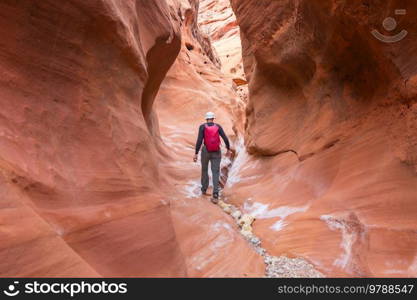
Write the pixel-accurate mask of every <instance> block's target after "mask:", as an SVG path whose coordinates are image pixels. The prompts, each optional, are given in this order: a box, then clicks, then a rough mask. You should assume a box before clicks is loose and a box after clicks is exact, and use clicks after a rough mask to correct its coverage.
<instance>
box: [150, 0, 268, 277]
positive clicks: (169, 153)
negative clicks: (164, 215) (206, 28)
mask: <svg viewBox="0 0 417 300" xmlns="http://www.w3.org/2000/svg"><path fill="white" fill-rule="evenodd" d="M186 2H188V0H187V1H183V3H182V6H181V8H182V9H181V13H182V19H183V22H182V24H181V35H182V46H181V51H180V53H179V55H178V59H177V60H176V62H175V63H174V65H173V66H172V68H171V69H170V71H169V72H168V74H167V76H166V79H165V80H164V82H163V84H162V85H161V90H160V92H159V94H158V96H157V98H156V100H155V110H156V112H157V114H158V119H159V124H160V131H161V137H162V141H163V143H164V145H165V148H164V149H165V155H164V157H163V158H161V161H160V165H161V168H163V170H164V172H165V175H166V176H167V178H169V180H168V182H167V185H168V186H169V187H170V188H169V189H170V190H171V194H170V196H169V198H168V199H170V207H171V215H172V220H173V224H174V227H175V230H176V237H177V240H178V241H179V244H180V247H181V250H182V253H183V255H184V259H185V262H186V266H187V275H188V276H192V277H194V276H197V277H253V276H256V277H260V276H264V275H265V265H264V263H263V261H262V257H261V256H260V255H258V254H257V253H256V252H255V251H254V249H253V248H251V247H250V246H249V244H248V243H247V242H246V241H245V239H244V238H243V237H242V236H241V235H240V234H239V232H238V230H237V229H238V228H237V226H236V224H235V222H234V220H233V219H232V218H230V216H227V215H226V214H224V213H223V211H222V210H221V209H219V208H218V207H217V206H215V205H213V204H212V203H211V202H210V201H209V199H210V198H209V197H201V191H200V172H201V171H200V164H199V163H198V164H196V163H193V162H192V158H193V156H194V147H195V142H196V138H197V134H198V127H199V126H200V125H201V124H202V123H204V122H205V120H204V117H205V114H206V112H208V111H213V112H214V113H215V114H216V117H217V119H216V122H218V123H220V124H221V125H222V127H223V128H224V130H225V132H226V134H227V135H228V137H229V139H230V141H231V143H232V144H235V143H236V142H237V141H238V139H239V136H241V135H242V133H243V130H244V129H243V114H244V105H243V102H242V100H241V99H240V97H239V96H238V95H237V94H236V93H235V91H234V89H233V88H232V84H233V83H232V80H230V78H229V77H228V76H227V75H225V74H223V73H222V72H221V70H220V69H219V63H218V62H219V61H218V57H217V56H216V50H215V49H214V48H213V47H212V45H211V43H210V39H208V37H207V35H206V34H204V33H202V32H201V31H200V28H199V26H198V24H197V11H198V9H197V7H198V1H190V4H189V5H187V3H186ZM212 55H215V56H214V59H213V56H212ZM222 151H223V154H225V152H226V149H225V147H224V145H223V147H222ZM230 163H231V162H230V158H226V157H223V160H222V176H221V177H222V181H223V182H224V179H225V178H226V175H227V171H228V166H229V165H230ZM176 191H178V193H176Z"/></svg>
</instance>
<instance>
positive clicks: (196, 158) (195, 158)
mask: <svg viewBox="0 0 417 300" xmlns="http://www.w3.org/2000/svg"><path fill="white" fill-rule="evenodd" d="M197 160H198V155H197V154H195V155H194V158H193V161H194V162H197Z"/></svg>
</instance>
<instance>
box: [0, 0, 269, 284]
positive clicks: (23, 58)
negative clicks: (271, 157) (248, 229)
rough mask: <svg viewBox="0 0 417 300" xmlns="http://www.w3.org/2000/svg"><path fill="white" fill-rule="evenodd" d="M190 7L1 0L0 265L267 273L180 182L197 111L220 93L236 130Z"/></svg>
mask: <svg viewBox="0 0 417 300" xmlns="http://www.w3.org/2000/svg"><path fill="white" fill-rule="evenodd" d="M197 8H198V1H191V2H189V1H188V0H187V1H186V0H184V1H177V0H166V1H147V0H126V1H114V0H91V1H81V0H74V1H65V2H63V3H61V2H58V1H51V0H43V1H29V0H22V1H17V2H16V1H2V2H1V3H0V11H1V14H2V17H1V18H0V25H1V28H0V32H1V34H2V40H1V41H0V71H1V74H2V76H1V78H0V99H1V100H0V101H1V104H2V114H1V118H0V139H1V144H2V147H1V148H0V170H1V176H0V186H1V191H2V192H1V194H2V200H1V201H0V217H1V229H0V239H1V241H2V243H1V246H0V261H1V263H0V275H2V276H7V277H9V276H37V277H38V276H48V277H50V276H71V277H74V276H82V277H85V276H221V277H223V276H261V275H262V274H263V272H264V269H263V263H262V260H261V258H259V257H258V255H257V254H256V253H255V252H254V251H253V250H252V249H251V248H250V247H248V245H247V244H246V242H245V241H244V239H243V238H242V237H241V236H240V235H239V234H238V233H237V232H236V231H235V230H234V229H233V227H232V226H233V223H232V221H231V220H228V218H227V217H226V216H224V215H223V214H222V213H221V211H220V210H218V209H216V208H214V207H212V206H210V205H209V204H208V201H204V200H203V199H191V198H187V191H188V190H189V188H188V186H187V185H186V184H185V185H184V184H183V183H184V181H185V182H187V180H194V177H198V167H197V166H196V165H194V164H192V165H190V164H188V165H187V164H186V162H189V161H191V159H192V150H191V143H192V142H193V141H194V138H195V134H196V131H197V126H198V123H199V122H200V120H201V115H202V114H203V112H205V111H206V110H208V109H209V108H210V109H211V108H212V106H215V107H217V108H218V109H217V111H216V112H217V113H218V115H219V117H220V118H221V119H222V123H223V124H224V126H225V129H227V131H228V133H229V134H230V135H232V136H233V135H234V134H235V132H236V134H237V130H238V129H236V128H235V130H233V129H232V127H233V121H232V119H231V118H230V116H231V115H238V114H240V115H241V114H242V106H241V105H239V98H238V97H237V96H236V95H235V94H234V93H233V91H232V88H231V83H230V82H226V83H223V82H222V77H221V76H222V74H221V73H220V71H219V70H218V66H219V61H218V58H217V56H216V53H215V51H214V50H213V49H212V46H211V43H210V40H209V39H208V38H207V37H206V36H204V35H202V34H200V31H199V28H198V25H197V14H196V10H197ZM181 36H182V37H181ZM178 56H179V57H178ZM177 58H178V61H176V62H175V65H174V67H173V69H172V71H171V72H170V75H169V76H168V78H167V80H166V81H165V82H164V88H163V89H162V91H160V86H161V83H162V81H164V80H165V79H166V75H167V72H168V70H169V68H170V67H171V66H172V65H173V64H174V61H175V60H176V59H177ZM172 83H175V84H176V86H175V87H173V86H172ZM171 88H172V91H171ZM216 89H217V90H216ZM158 92H160V97H159V98H158V100H157V101H156V102H157V103H158V104H157V105H155V99H156V97H157V94H158ZM196 95H198V96H200V99H197V97H196ZM171 96H173V97H174V99H171ZM172 100H176V101H175V102H174V101H172ZM177 100H178V101H177ZM164 101H165V102H164ZM171 101H172V102H171ZM155 106H157V107H159V108H158V114H159V115H160V117H162V118H163V119H162V120H163V122H162V123H161V130H162V131H163V132H164V134H165V138H164V140H162V139H161V138H160V133H159V132H160V128H159V127H160V125H159V123H158V119H157V115H156V113H155ZM231 107H232V108H231ZM173 115H174V117H172V116H173ZM181 115H183V116H182V117H181ZM191 120H192V121H193V123H191ZM191 124H192V126H191ZM171 125H175V126H176V128H174V130H173V132H174V133H175V134H177V137H173V136H169V135H168V131H169V128H170V127H169V126H171ZM187 126H188V127H187ZM241 127H242V126H241ZM178 130H185V131H187V132H186V134H184V135H183V136H182V137H181V138H178V136H181V134H182V133H183V132H182V131H178ZM240 130H242V129H240ZM181 142H183V144H182V145H181ZM175 143H177V144H179V145H181V148H180V149H176V148H175V147H174V146H172V145H173V144H175ZM184 149H186V151H184ZM176 151H178V152H179V153H178V154H177V153H176ZM181 155H182V156H181ZM181 159H183V160H181ZM174 162H175V163H174ZM173 163H174V164H173ZM190 175H193V177H191V176H190ZM180 183H182V184H183V186H181V187H179V186H178V185H180ZM193 218H194V220H195V221H197V220H198V223H195V222H193V221H191V220H193ZM230 254H233V255H234V257H240V260H239V261H231V260H230V259H229V255H230ZM242 261H245V263H242Z"/></svg>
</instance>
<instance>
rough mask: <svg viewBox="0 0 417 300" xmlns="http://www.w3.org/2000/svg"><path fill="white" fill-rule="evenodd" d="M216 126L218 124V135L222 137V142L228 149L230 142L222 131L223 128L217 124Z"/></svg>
mask: <svg viewBox="0 0 417 300" xmlns="http://www.w3.org/2000/svg"><path fill="white" fill-rule="evenodd" d="M218 126H219V134H220V136H221V137H222V139H223V141H224V143H225V144H226V148H227V150H230V143H229V139H228V138H227V136H226V134H225V133H224V130H223V128H222V127H221V126H220V125H218Z"/></svg>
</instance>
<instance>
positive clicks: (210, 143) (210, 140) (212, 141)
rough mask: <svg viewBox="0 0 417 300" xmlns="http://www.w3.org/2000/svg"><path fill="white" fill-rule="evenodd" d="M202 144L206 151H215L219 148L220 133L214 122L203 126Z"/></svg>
mask: <svg viewBox="0 0 417 300" xmlns="http://www.w3.org/2000/svg"><path fill="white" fill-rule="evenodd" d="M204 145H206V148H207V151H208V152H217V151H219V150H220V134H219V126H217V125H216V124H214V125H213V126H208V125H207V124H206V125H205V127H204Z"/></svg>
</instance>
